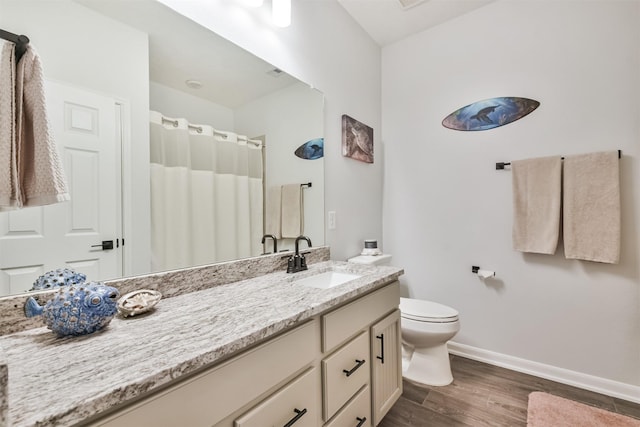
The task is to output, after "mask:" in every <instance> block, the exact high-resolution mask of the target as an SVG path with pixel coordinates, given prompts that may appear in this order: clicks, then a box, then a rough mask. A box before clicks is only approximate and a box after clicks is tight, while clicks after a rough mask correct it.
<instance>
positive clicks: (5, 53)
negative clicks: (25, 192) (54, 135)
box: [0, 42, 16, 210]
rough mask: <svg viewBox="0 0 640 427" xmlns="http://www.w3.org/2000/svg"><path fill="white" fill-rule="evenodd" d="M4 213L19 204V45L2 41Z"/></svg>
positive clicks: (0, 175) (0, 204)
mask: <svg viewBox="0 0 640 427" xmlns="http://www.w3.org/2000/svg"><path fill="white" fill-rule="evenodd" d="M0 43H1V44H2V50H0V210H4V209H10V208H11V207H12V206H14V205H15V201H16V194H15V189H16V183H15V179H16V177H15V172H16V170H15V156H13V155H12V153H13V152H14V150H15V143H16V128H15V123H16V116H15V112H16V108H15V103H16V99H15V85H16V72H15V45H14V44H13V43H8V42H0Z"/></svg>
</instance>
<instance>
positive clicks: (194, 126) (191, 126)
mask: <svg viewBox="0 0 640 427" xmlns="http://www.w3.org/2000/svg"><path fill="white" fill-rule="evenodd" d="M162 121H163V122H165V123H169V124H171V125H173V127H174V128H177V127H178V124H179V122H178V121H177V120H171V119H167V118H166V117H163V118H162ZM187 127H188V128H189V129H193V130H195V131H196V132H198V133H202V126H196V125H192V124H187ZM213 133H214V135H219V136H221V137H223V138H225V139H226V138H228V135H227V134H226V133H224V132H222V131H219V130H216V129H213ZM247 142H250V143H252V144H253V145H255V146H256V147H259V146H260V144H259V143H257V142H254V141H252V140H250V139H248V138H247Z"/></svg>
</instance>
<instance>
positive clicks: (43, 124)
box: [15, 45, 70, 207]
mask: <svg viewBox="0 0 640 427" xmlns="http://www.w3.org/2000/svg"><path fill="white" fill-rule="evenodd" d="M15 93H16V130H17V133H16V147H17V148H16V156H17V157H16V166H17V176H18V180H19V185H18V192H17V194H16V198H17V201H16V203H17V206H18V207H22V206H41V205H48V204H51V203H57V202H63V201H66V200H70V197H69V192H68V190H67V183H66V178H65V175H64V168H63V166H62V162H61V161H60V158H59V156H58V151H57V147H56V143H55V141H54V138H53V133H52V130H51V127H50V124H49V120H48V117H47V109H46V105H47V104H46V99H45V91H44V74H43V71H42V64H41V62H40V57H39V56H38V54H37V53H36V51H35V49H34V48H33V46H32V45H28V46H27V51H26V52H25V54H24V55H23V56H22V58H21V59H20V62H18V65H17V72H16V92H15Z"/></svg>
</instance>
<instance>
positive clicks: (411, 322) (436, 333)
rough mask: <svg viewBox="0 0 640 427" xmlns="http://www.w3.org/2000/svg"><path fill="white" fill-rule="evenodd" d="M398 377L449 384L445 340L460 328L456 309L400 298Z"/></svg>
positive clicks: (447, 354)
mask: <svg viewBox="0 0 640 427" xmlns="http://www.w3.org/2000/svg"><path fill="white" fill-rule="evenodd" d="M400 323H401V330H402V376H403V377H404V378H406V379H408V380H409V381H413V382H416V383H420V384H426V385H432V386H443V385H447V384H451V381H453V375H451V364H450V363H449V351H448V350H447V341H449V340H450V339H451V338H453V337H454V335H455V334H457V333H458V331H459V330H460V321H459V320H458V312H457V311H456V310H454V309H453V308H451V307H447V306H446V305H442V304H438V303H435V302H431V301H424V300H419V299H413V298H400Z"/></svg>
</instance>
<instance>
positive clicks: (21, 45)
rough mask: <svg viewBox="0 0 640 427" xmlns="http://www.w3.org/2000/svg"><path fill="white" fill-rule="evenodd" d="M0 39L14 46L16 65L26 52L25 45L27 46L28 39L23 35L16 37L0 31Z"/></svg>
mask: <svg viewBox="0 0 640 427" xmlns="http://www.w3.org/2000/svg"><path fill="white" fill-rule="evenodd" d="M0 38H2V39H4V40H8V41H10V42H11V43H13V44H15V45H16V64H17V63H18V62H19V61H20V58H22V55H24V53H25V52H26V51H27V45H28V44H29V37H27V36H25V35H22V34H21V35H18V34H13V33H10V32H9V31H5V30H2V29H0Z"/></svg>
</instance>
